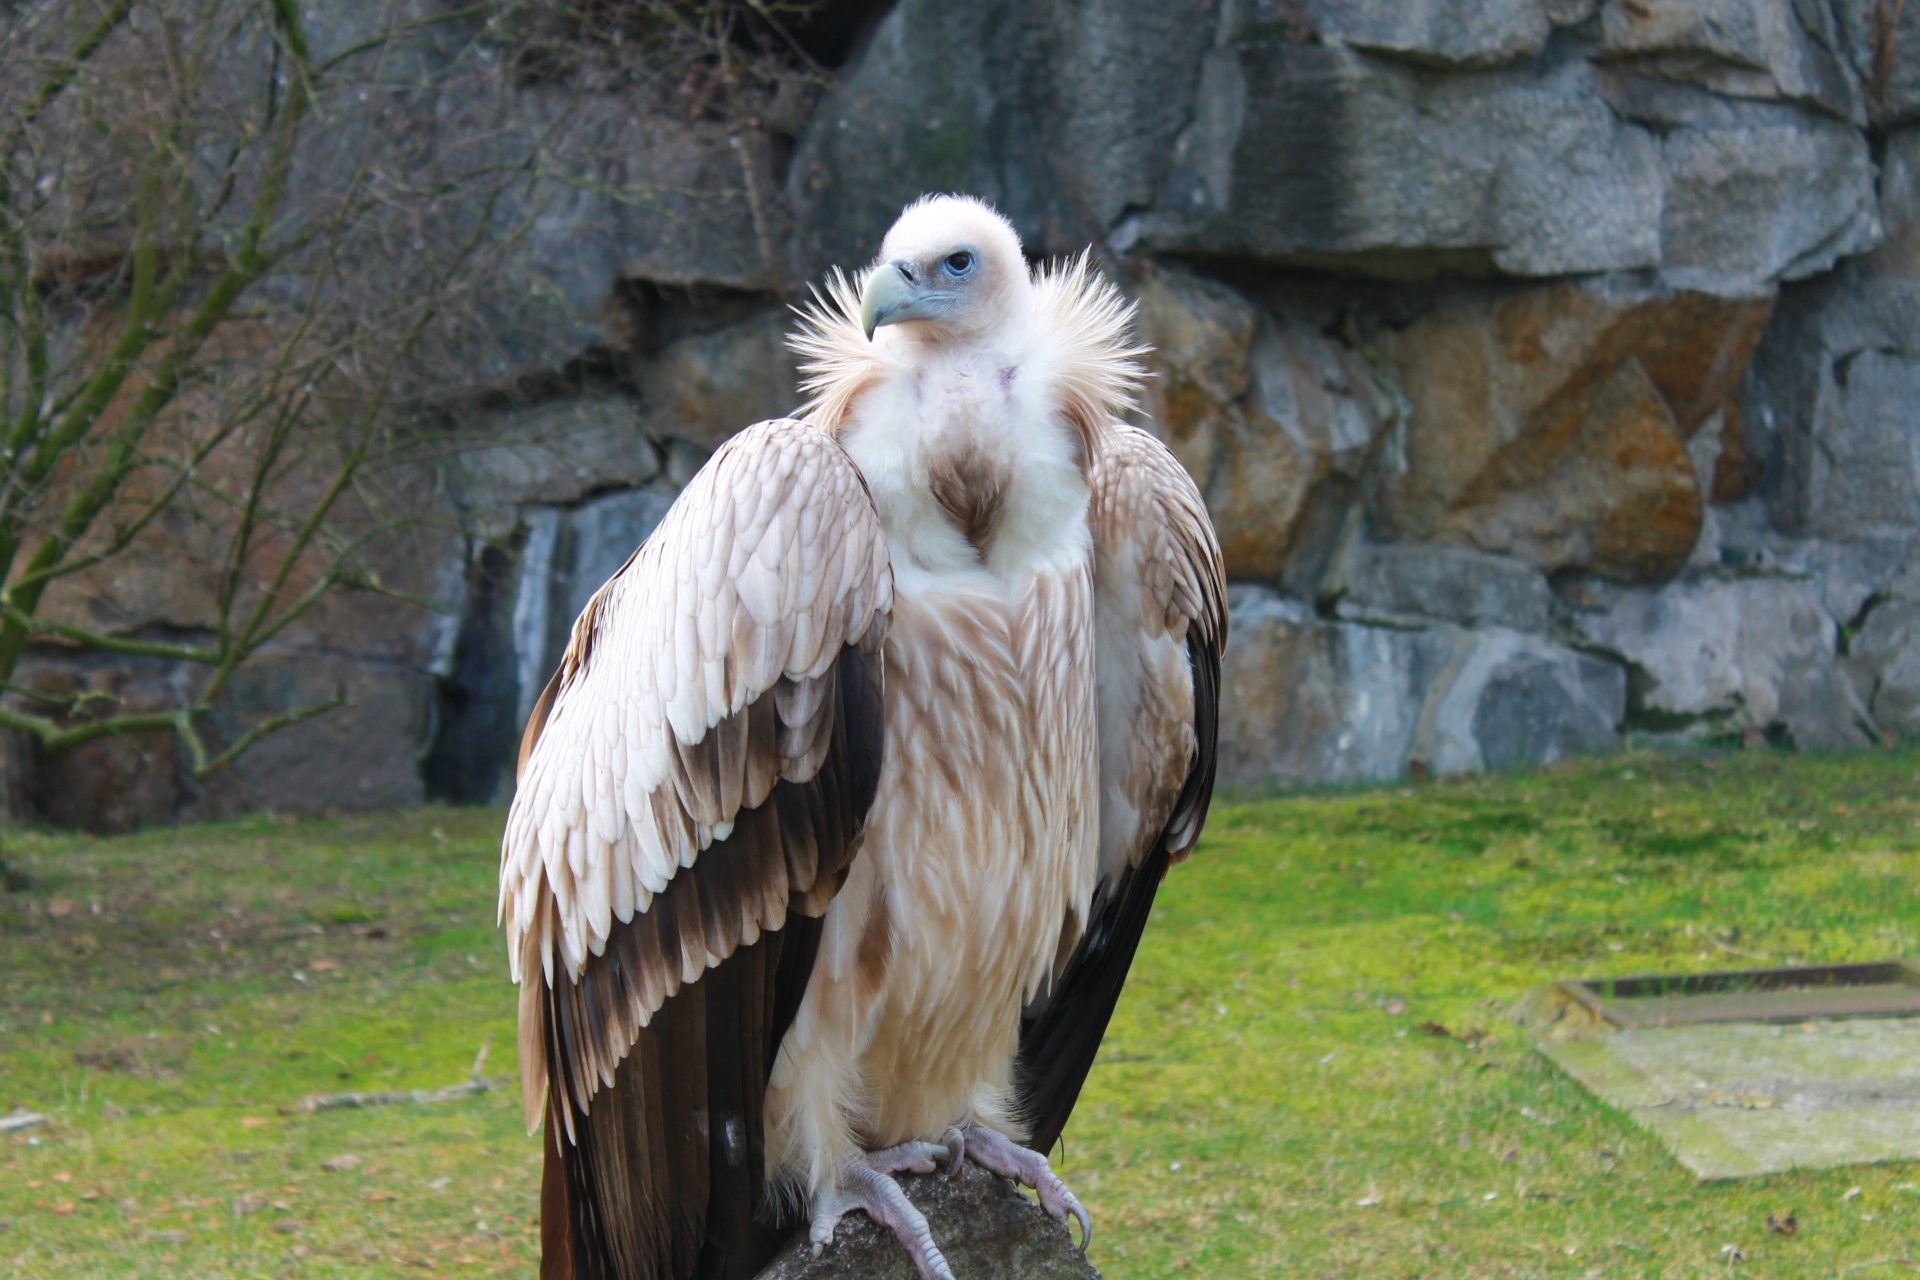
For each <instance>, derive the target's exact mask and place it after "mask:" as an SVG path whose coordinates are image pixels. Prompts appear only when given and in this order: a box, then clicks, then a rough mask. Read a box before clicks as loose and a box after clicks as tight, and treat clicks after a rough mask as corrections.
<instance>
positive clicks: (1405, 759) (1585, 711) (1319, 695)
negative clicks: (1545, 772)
mask: <svg viewBox="0 0 1920 1280" xmlns="http://www.w3.org/2000/svg"><path fill="white" fill-rule="evenodd" d="M1231 602H1232V609H1233V618H1232V632H1231V637H1230V640H1229V644H1228V650H1227V656H1226V659H1225V662H1224V664H1223V674H1222V680H1223V690H1222V694H1221V699H1220V708H1221V710H1220V748H1219V753H1220V754H1219V758H1220V765H1219V768H1220V777H1221V779H1222V781H1225V782H1230V783H1235V784H1239V785H1242V786H1256V787H1266V786H1276V785H1277V786H1283V787H1288V786H1291V787H1300V786H1326V785H1328V784H1333V785H1346V784H1353V783H1361V782H1384V781H1389V780H1391V779H1394V778H1397V777H1400V776H1402V775H1404V774H1405V773H1406V772H1407V771H1408V770H1409V769H1418V770H1425V771H1431V772H1435V773H1470V772H1478V771H1481V770H1484V769H1492V768H1514V767H1521V766H1537V765H1541V764H1547V763H1551V762H1553V761H1555V760H1559V759H1562V758H1564V757H1566V756H1569V755H1575V754H1584V753H1591V752H1596V751H1605V750H1608V749H1610V748H1612V747H1613V746H1615V745H1616V744H1617V742H1618V736H1617V735H1618V731H1619V727H1620V723H1621V720H1622V717H1623V715H1624V712H1625V701H1626V675H1625V672H1624V671H1623V669H1622V668H1620V667H1619V666H1617V665H1615V664H1612V663H1609V662H1605V661H1602V660H1600V659H1598V658H1594V657H1589V656H1587V655H1585V654H1582V653H1577V652H1574V651H1572V650H1570V649H1566V648H1563V647H1561V646H1559V645H1557V644H1554V643H1551V642H1550V641H1547V640H1545V639H1543V638H1540V637H1537V636H1527V635H1522V634H1520V633H1519V632H1514V631H1505V630H1490V631H1477V630H1466V629H1464V628H1459V627H1452V626H1435V627H1430V628H1417V629H1415V628H1408V627H1404V626H1399V627H1394V626H1364V625H1358V624H1354V623H1347V622H1329V621H1325V620H1323V619H1320V618H1318V617H1316V616H1315V615H1314V614H1313V613H1312V612H1311V611H1310V610H1309V609H1307V608H1306V607H1305V606H1304V605H1301V604H1300V603H1298V602H1296V601H1292V600H1288V599H1286V598H1285V597H1283V596H1280V595H1277V594H1276V593H1274V592H1272V591H1268V590H1265V589H1263V588H1257V587H1236V588H1234V589H1233V591H1232V593H1231Z"/></svg>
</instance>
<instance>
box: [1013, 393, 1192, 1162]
mask: <svg viewBox="0 0 1920 1280" xmlns="http://www.w3.org/2000/svg"><path fill="white" fill-rule="evenodd" d="M1089 484H1090V487H1091V489H1092V505H1091V508H1090V510H1089V523H1090V525H1091V527H1092V531H1093V541H1094V562H1095V563H1094V593H1095V600H1094V608H1095V619H1096V626H1097V628H1098V631H1097V636H1098V643H1097V645H1096V655H1097V660H1098V665H1099V676H1098V679H1099V688H1100V693H1099V696H1100V743H1101V769H1100V785H1101V806H1100V857H1101V873H1100V880H1099V883H1098V887H1097V889H1096V890H1095V893H1094V899H1093V906H1092V909H1091V912H1090V916H1089V919H1088V922H1087V926H1086V929H1085V931H1084V932H1083V933H1082V934H1081V935H1080V938H1079V940H1078V942H1077V943H1076V944H1075V945H1074V947H1073V949H1072V951H1071V952H1070V953H1069V954H1068V956H1067V959H1066V961H1065V963H1064V964H1063V965H1062V966H1061V968H1060V971H1059V973H1058V975H1057V976H1056V979H1055V983H1054V986H1053V989H1052V990H1051V991H1050V992H1048V993H1047V994H1045V995H1043V996H1042V997H1041V998H1039V999H1038V1000H1036V1001H1034V1003H1033V1004H1032V1005H1030V1006H1029V1007H1028V1009H1027V1010H1026V1012H1025V1014H1024V1016H1023V1018H1022V1020H1021V1030H1020V1060H1021V1082H1022V1105H1023V1107H1024V1109H1025V1112H1026V1115H1027V1118H1028V1120H1029V1122H1030V1124H1031V1136H1032V1139H1033V1145H1034V1146H1035V1147H1036V1148H1037V1149H1039V1150H1042V1151H1045V1150H1047V1149H1049V1148H1050V1147H1051V1146H1052V1145H1053V1143H1054V1141H1055V1140H1056V1139H1058V1137H1059V1136H1060V1131H1061V1129H1062V1128H1063V1127H1064V1126H1065V1125H1066V1122H1067V1117H1068V1115H1069V1114H1070V1113H1071V1112H1072V1110H1073V1105H1074V1102H1075V1101H1076V1100H1077V1099H1078V1097H1079V1094H1080V1088H1081V1086H1082V1085H1083V1084H1084V1083H1085V1081H1086V1076H1087V1072H1088V1070H1089V1069H1091V1067H1092V1065H1093V1059H1094V1055H1095V1054H1096V1053H1097V1052H1098V1050H1099V1047H1100V1041H1101V1038H1102V1037H1103V1036H1104V1035H1105V1034H1106V1028H1107V1022H1108V1020H1109V1019H1110V1018H1111V1017H1112V1015H1113V1009H1114V1006H1115V1004H1116V1003H1117V1002H1118V1000H1119V997H1120V990H1121V987H1122V986H1123V985H1124V984H1125V982H1126V976H1127V970H1128V968H1129V967H1130V966H1131V964H1132V962H1133V954H1134V951H1135V949H1136V948H1137V947H1138V945H1139V941H1140V936H1141V933H1142V931H1143V930H1144V929H1145V927H1146V921H1147V915H1148V912H1149V910H1150V909H1151V907H1152V905H1153V898H1154V893H1155V891H1156V890H1157V889H1158V887H1159V884H1160V880H1161V877H1162V876H1164V875H1165V874H1166V870H1167V868H1168V867H1169V866H1170V865H1172V864H1173V863H1175V862H1178V861H1180V860H1181V859H1183V858H1185V857H1186V856H1187V854H1188V853H1189V852H1191V851H1192V849H1193V846H1194V843H1195V842H1196V841H1197V840H1198V839H1199V836H1200V828H1201V826H1202V825H1203V824H1204V823H1205V821H1206V816H1207V805H1208V801H1209V800H1210V798H1211V797H1212V794H1213V779H1214V751H1215V742H1216V738H1217V725H1218V709H1219V699H1220V656H1221V653H1222V651H1223V650H1224V649H1225V647H1226V641H1227V605H1226V570H1225V566H1224V564H1223V562H1222V559H1221V555H1220V545H1219V542H1218V540H1217V539H1216V538H1215V536H1214V533H1213V527H1212V525H1211V523H1210V522H1209V521H1208V519H1207V513H1206V507H1205V505H1204V504H1203V503H1202V501H1201V498H1200V493H1199V490H1198V489H1197V488H1196V487H1195V486H1194V483H1193V481H1192V479H1191V478H1190V477H1188V475H1187V473H1186V472H1185V470H1184V469H1182V468H1181V466H1180V464H1179V461H1178V460H1177V459H1175V458H1174V456H1173V455H1172V454H1171V453H1170V452H1168V450H1167V448H1166V446H1165V445H1163V444H1161V443H1160V442H1159V441H1158V440H1156V439H1154V438H1153V437H1152V436H1150V435H1148V434H1147V433H1146V432H1144V431H1140V430H1138V429H1136V428H1133V427H1129V426H1122V425H1119V424H1114V425H1111V426H1109V427H1108V428H1107V429H1105V430H1103V431H1102V432H1101V433H1100V434H1099V436H1098V438H1097V448H1096V452H1095V453H1094V456H1093V460H1092V465H1091V467H1090V470H1089Z"/></svg>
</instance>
